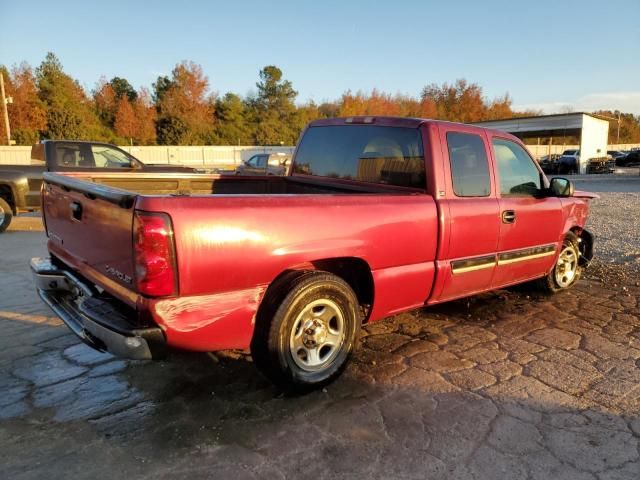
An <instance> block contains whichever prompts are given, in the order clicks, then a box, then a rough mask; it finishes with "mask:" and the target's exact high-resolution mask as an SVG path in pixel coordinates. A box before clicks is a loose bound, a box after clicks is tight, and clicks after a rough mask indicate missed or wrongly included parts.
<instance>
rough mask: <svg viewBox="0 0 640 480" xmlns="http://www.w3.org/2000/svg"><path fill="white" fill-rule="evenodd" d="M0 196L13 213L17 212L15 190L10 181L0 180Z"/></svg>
mask: <svg viewBox="0 0 640 480" xmlns="http://www.w3.org/2000/svg"><path fill="white" fill-rule="evenodd" d="M0 198H2V199H3V200H4V201H5V202H7V203H8V204H9V206H10V207H11V211H12V212H13V214H14V215H17V214H18V205H17V204H16V196H15V192H14V189H13V187H12V185H11V184H10V183H7V182H0Z"/></svg>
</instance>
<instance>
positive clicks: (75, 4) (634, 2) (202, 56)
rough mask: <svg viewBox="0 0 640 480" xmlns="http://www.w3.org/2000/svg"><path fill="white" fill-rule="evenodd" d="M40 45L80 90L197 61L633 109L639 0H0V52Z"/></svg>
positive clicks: (2, 55) (249, 80)
mask: <svg viewBox="0 0 640 480" xmlns="http://www.w3.org/2000/svg"><path fill="white" fill-rule="evenodd" d="M47 51H53V52H55V53H56V55H58V57H59V58H60V59H61V61H62V63H63V65H64V68H65V70H66V71H67V72H68V73H70V74H71V75H73V76H74V77H75V78H78V79H79V80H80V82H81V83H82V84H83V85H84V86H85V87H86V88H87V89H89V90H90V89H92V88H93V87H94V86H95V83H96V82H97V80H98V79H99V78H100V76H102V75H105V76H106V77H108V78H111V77H113V76H116V75H117V76H122V77H125V78H127V79H128V80H129V81H130V82H131V83H132V84H133V85H134V86H135V87H140V86H148V87H150V85H151V83H152V82H153V81H154V80H155V78H156V77H157V76H158V75H160V74H167V73H169V72H170V71H171V69H172V68H173V66H174V65H175V64H176V63H177V62H179V61H181V60H193V61H195V62H197V63H199V64H201V65H202V66H203V68H204V71H205V73H206V74H207V75H208V76H209V80H210V83H211V88H212V90H214V91H217V92H220V93H224V92H227V91H234V92H237V93H240V94H242V95H245V94H247V93H248V92H249V91H251V90H252V89H253V88H254V86H255V82H256V81H257V76H258V71H259V70H260V68H262V67H263V66H265V65H269V64H274V65H277V66H278V67H280V68H281V69H282V70H283V71H284V75H285V78H287V79H289V80H291V81H292V82H293V85H294V88H296V89H297V90H298V91H299V93H300V95H299V98H298V100H299V101H305V100H308V99H313V100H315V101H316V102H321V101H323V100H327V99H336V98H338V97H339V96H340V95H341V94H342V93H343V92H344V91H345V90H347V89H352V90H364V91H369V90H371V89H372V88H374V87H376V88H378V89H380V90H383V91H386V92H391V93H396V92H400V93H408V94H412V95H418V94H419V92H420V90H421V89H422V87H423V86H424V85H426V84H429V83H432V82H436V83H442V82H453V81H454V80H455V79H456V78H461V77H464V78H466V79H467V80H469V81H472V82H477V83H479V84H480V85H481V86H482V87H483V89H484V92H485V94H486V95H487V96H488V97H494V96H497V95H502V94H504V93H505V92H509V93H510V95H511V96H512V98H513V101H514V105H516V106H523V107H531V108H542V109H543V110H545V111H547V112H552V111H558V110H561V109H564V108H566V107H567V106H568V107H569V108H573V109H575V110H592V109H596V108H605V107H609V108H619V109H622V110H624V111H633V112H634V113H636V114H640V0H627V1H624V0H621V1H616V0H608V1H592V0H583V1H558V0H556V1H546V0H539V1H535V2H534V1H528V2H518V1H517V0H512V1H494V0H484V1H448V2H443V1H427V0H423V1H402V0H395V1H390V0H387V1H380V2H376V1H364V0H352V1H347V0H343V1H334V0H315V1H306V0H299V1H281V2H278V1H276V0H273V1H244V0H235V1H227V2H216V1H209V2H205V1H182V2H176V1H171V2H169V1H163V0H156V1H154V2H149V1H147V2H142V1H135V0H130V1H129V2H126V1H120V0H111V1H109V2H95V1H88V0H85V1H64V0H59V1H57V2H51V1H50V0H49V1H39V0H30V1H17V0H0V63H3V64H7V65H12V64H14V63H17V62H20V61H23V60H26V61H27V62H29V63H30V64H32V65H34V66H36V65H37V64H39V63H40V62H41V61H42V59H43V58H44V56H45V54H46V52H47Z"/></svg>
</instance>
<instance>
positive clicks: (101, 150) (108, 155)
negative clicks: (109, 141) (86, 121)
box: [84, 145, 133, 168]
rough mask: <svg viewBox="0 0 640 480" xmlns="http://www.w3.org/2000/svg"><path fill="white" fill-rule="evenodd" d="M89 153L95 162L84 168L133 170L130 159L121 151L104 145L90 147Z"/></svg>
mask: <svg viewBox="0 0 640 480" xmlns="http://www.w3.org/2000/svg"><path fill="white" fill-rule="evenodd" d="M91 153H93V158H94V161H95V164H94V165H88V164H87V165H84V166H86V167H92V166H95V167H98V168H133V166H132V165H131V159H130V158H129V157H128V156H127V155H126V154H125V153H124V152H122V151H120V150H116V149H115V148H111V147H107V146H105V145H91Z"/></svg>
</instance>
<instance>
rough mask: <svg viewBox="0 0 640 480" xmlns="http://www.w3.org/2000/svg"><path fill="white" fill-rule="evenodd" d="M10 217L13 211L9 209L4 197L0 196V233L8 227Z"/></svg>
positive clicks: (11, 217)
mask: <svg viewBox="0 0 640 480" xmlns="http://www.w3.org/2000/svg"><path fill="white" fill-rule="evenodd" d="M12 219H13V211H12V210H11V206H10V205H9V204H8V203H7V202H6V200H5V199H4V198H0V233H2V232H4V231H5V230H6V229H7V228H9V224H11V220H12Z"/></svg>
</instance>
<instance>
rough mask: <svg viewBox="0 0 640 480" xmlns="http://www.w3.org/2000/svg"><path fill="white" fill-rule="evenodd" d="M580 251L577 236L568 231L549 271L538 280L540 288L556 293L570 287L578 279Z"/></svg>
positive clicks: (579, 273)
mask: <svg viewBox="0 0 640 480" xmlns="http://www.w3.org/2000/svg"><path fill="white" fill-rule="evenodd" d="M579 260H580V251H579V249H578V237H576V236H575V235H574V234H573V233H568V234H567V236H566V237H565V239H564V241H563V242H562V248H561V249H560V255H558V260H557V261H556V264H555V265H554V266H553V269H552V270H551V272H550V273H549V274H548V275H547V276H546V277H544V278H542V279H541V280H540V282H539V285H540V286H541V287H542V289H543V290H544V291H546V292H548V293H556V292H560V291H562V290H567V289H569V288H571V287H572V286H573V285H575V283H576V282H577V281H578V280H579V279H580V275H581V274H582V267H581V266H580V261H579Z"/></svg>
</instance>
